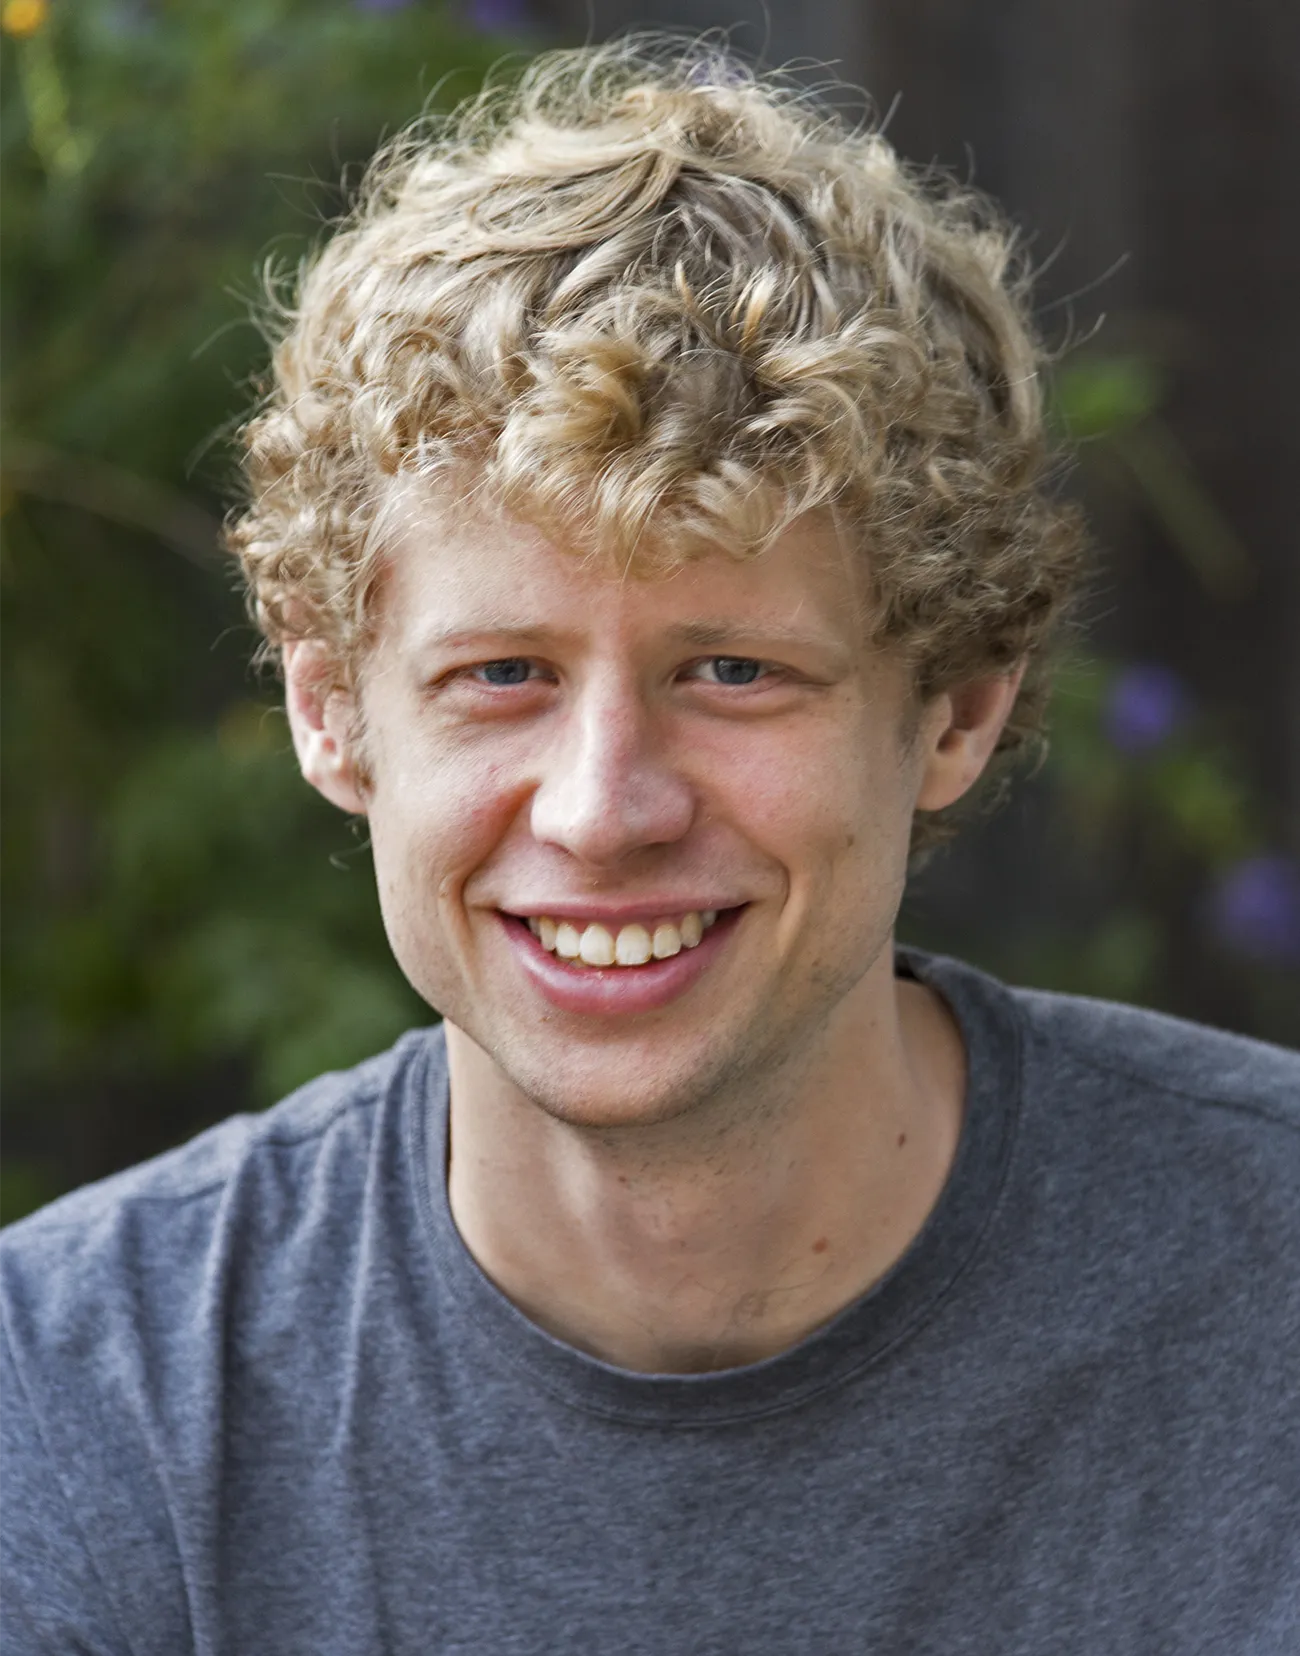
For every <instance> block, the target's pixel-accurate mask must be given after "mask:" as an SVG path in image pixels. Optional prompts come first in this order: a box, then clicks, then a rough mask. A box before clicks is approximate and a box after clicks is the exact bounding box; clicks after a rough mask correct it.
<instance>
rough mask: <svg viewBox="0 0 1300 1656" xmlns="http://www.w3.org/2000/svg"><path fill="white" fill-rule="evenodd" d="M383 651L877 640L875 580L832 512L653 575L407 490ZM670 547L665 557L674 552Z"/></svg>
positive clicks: (399, 515) (390, 555) (384, 608)
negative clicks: (445, 640) (749, 546)
mask: <svg viewBox="0 0 1300 1656" xmlns="http://www.w3.org/2000/svg"><path fill="white" fill-rule="evenodd" d="M382 539H383V546H384V557H383V576H382V581H381V588H380V594H379V602H378V605H377V613H376V617H375V619H376V629H375V644H376V646H377V647H378V648H379V649H380V650H381V651H382V652H384V653H388V652H389V651H393V650H399V651H400V650H404V649H406V648H410V647H417V646H419V645H420V644H421V643H423V642H425V641H427V640H428V639H430V638H439V637H449V636H454V635H456V634H457V633H458V632H461V631H476V632H477V631H492V632H499V633H507V632H508V633H512V634H517V635H519V637H520V639H521V641H525V642H526V638H527V635H528V634H529V633H530V632H532V633H536V634H537V635H538V636H539V639H540V637H541V635H543V634H545V635H547V636H549V635H551V634H553V633H555V632H556V631H564V632H569V633H575V634H577V633H582V632H590V631H596V632H599V633H601V634H602V635H604V636H606V637H609V638H611V639H612V638H615V637H617V636H619V635H621V634H625V635H627V637H628V638H629V639H631V638H633V637H637V636H640V635H652V634H663V633H667V634H672V635H673V636H674V637H675V638H679V639H680V641H681V642H683V643H686V644H690V645H694V646H696V647H698V648H701V649H707V648H710V647H716V648H719V649H721V648H723V647H725V646H726V645H727V644H728V643H729V642H731V641H732V640H733V639H734V637H735V636H736V635H737V634H738V633H740V632H743V631H745V630H747V629H754V628H761V629H762V630H763V631H764V633H765V634H768V635H772V636H779V635H780V634H782V633H783V632H785V633H789V634H790V635H791V637H792V638H795V637H809V638H822V639H824V640H825V641H826V642H827V643H828V644H830V643H833V642H839V643H841V644H842V645H844V646H849V645H850V644H854V643H857V642H860V641H863V640H865V638H866V636H867V633H868V630H869V628H868V620H867V610H868V604H867V595H866V587H867V582H866V577H865V571H864V569H863V566H862V562H861V559H860V558H859V557H858V556H857V555H856V554H855V553H854V552H853V551H852V550H851V549H850V548H849V547H848V546H847V545H846V544H845V542H844V539H843V537H842V536H841V535H840V534H839V533H838V532H837V529H836V526H835V524H834V522H833V520H832V519H831V517H830V515H829V514H828V513H818V514H810V515H809V516H808V517H806V518H802V519H799V520H798V521H796V522H795V523H794V524H792V525H790V526H789V527H788V528H787V529H786V530H785V531H783V533H782V534H781V535H780V536H779V537H778V538H777V539H776V540H775V541H774V542H773V543H772V545H771V546H769V547H767V548H766V549H764V550H762V551H760V552H755V553H754V554H752V555H750V556H749V557H744V558H738V557H736V556H734V555H733V554H731V553H729V552H726V551H722V550H719V549H710V548H708V547H707V546H693V547H691V548H690V549H689V550H688V551H685V552H684V553H683V555H682V556H681V558H680V559H679V560H677V561H672V560H671V559H670V557H665V556H664V555H663V553H664V549H662V548H660V549H658V556H657V557H656V558H655V560H654V567H653V569H652V570H651V571H650V572H636V573H634V572H631V571H628V570H625V569H620V568H619V567H618V566H617V565H616V564H615V563H614V561H613V560H611V559H604V558H601V557H600V556H598V555H592V554H590V553H587V552H584V551H581V550H578V549H577V548H575V547H573V546H570V545H567V544H565V543H564V542H563V541H562V540H561V539H559V538H557V537H554V536H550V535H548V534H546V533H544V532H543V531H542V530H541V529H539V528H537V527H536V526H534V525H532V524H529V523H526V522H523V521H521V520H519V519H517V518H511V517H509V516H507V515H505V514H504V513H500V512H493V511H490V510H485V509H484V508H483V507H481V506H476V505H473V504H470V503H466V502H465V501H463V500H459V501H458V500H454V499H449V498H446V497H439V496H438V495H436V494H435V493H434V492H433V491H432V489H431V488H429V487H428V486H423V485H410V484H408V485H405V486H404V487H403V488H402V489H401V491H400V493H399V494H397V495H396V497H395V498H394V500H393V501H392V502H391V503H390V506H389V508H388V509H387V510H386V511H385V514H384V522H383V537H382ZM671 550H672V549H671V548H668V549H667V551H668V552H669V553H671Z"/></svg>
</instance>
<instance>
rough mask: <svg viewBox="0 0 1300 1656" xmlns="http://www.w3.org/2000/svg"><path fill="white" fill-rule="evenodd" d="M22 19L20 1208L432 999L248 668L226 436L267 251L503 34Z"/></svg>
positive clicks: (10, 891) (9, 894) (253, 22)
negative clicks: (217, 436) (228, 545)
mask: <svg viewBox="0 0 1300 1656" xmlns="http://www.w3.org/2000/svg"><path fill="white" fill-rule="evenodd" d="M3 20H4V24H5V38H4V41H3V58H2V60H0V96H2V98H3V106H2V107H3V115H2V116H0V156H2V159H3V166H4V170H5V190H4V199H3V213H4V236H3V248H2V252H0V260H2V262H0V280H2V281H3V290H4V299H5V305H4V354H5V363H6V374H5V387H4V391H5V401H4V413H3V437H4V448H3V459H4V493H3V498H2V500H0V504H2V505H3V508H4V515H3V529H4V541H3V552H2V554H0V555H2V557H3V565H2V577H3V593H4V606H5V623H6V649H5V652H4V659H3V691H4V696H3V715H2V717H3V764H4V792H5V842H4V873H3V902H4V916H5V947H4V959H3V992H4V1000H5V1008H6V1037H7V1039H6V1042H5V1047H4V1090H5V1102H6V1132H7V1146H8V1154H7V1155H6V1158H5V1168H4V1184H3V1189H2V1190H0V1207H2V1209H3V1214H4V1217H6V1218H13V1217H16V1216H17V1215H18V1214H19V1213H21V1212H22V1211H25V1210H26V1209H28V1208H30V1207H32V1206H35V1205H37V1204H38V1203H39V1202H41V1201H43V1200H45V1199H47V1198H48V1197H49V1196H51V1195H54V1194H56V1193H57V1191H58V1190H60V1189H62V1188H64V1187H66V1186H67V1185H68V1184H71V1183H75V1182H77V1181H78V1180H80V1179H84V1178H87V1177H92V1176H95V1175H96V1174H99V1173H102V1172H105V1171H108V1170H109V1168H110V1167H112V1166H114V1165H116V1164H118V1163H120V1162H123V1161H129V1160H132V1159H134V1158H135V1157H136V1156H139V1155H143V1154H147V1153H149V1152H151V1151H152V1150H154V1149H157V1148H160V1147H161V1146H162V1145H163V1144H166V1143H167V1142H171V1141H174V1140H176V1139H180V1138H183V1137H185V1136H187V1135H188V1134H189V1133H190V1132H192V1131H193V1130H194V1129H195V1128H196V1127H198V1126H201V1125H203V1124H204V1123H205V1122H206V1121H207V1120H209V1119H216V1118H217V1117H219V1116H221V1115H224V1114H226V1113H228V1112H229V1110H231V1109H233V1108H238V1107H241V1106H244V1105H247V1104H249V1103H252V1104H265V1103H268V1102H270V1101H271V1100H272V1099H274V1098H275V1097H276V1096H278V1095H279V1094H280V1093H282V1092H283V1091H285V1090H286V1089H287V1088H289V1087H291V1086H293V1085H295V1084H296V1083H298V1082H300V1081H302V1080H305V1079H306V1078H308V1077H309V1076H311V1075H313V1074H315V1073H317V1072H318V1071H320V1070H321V1069H323V1068H326V1067H329V1066H331V1065H337V1064H347V1063H351V1062H354V1061H355V1060H356V1059H357V1058H359V1057H361V1056H363V1055H364V1054H365V1053H367V1052H371V1051H374V1050H376V1049H378V1048H379V1047H382V1046H383V1045H385V1044H386V1043H387V1042H389V1041H390V1040H392V1039H393V1037H394V1036H395V1035H396V1034H397V1033H398V1032H399V1031H400V1030H401V1029H403V1028H406V1027H408V1026H409V1025H410V1024H411V1023H413V1022H418V1021H421V1020H427V1018H428V1016H429V1013H428V1010H427V1008H425V1007H424V1006H423V1005H422V1004H421V1003H420V1002H418V1001H417V999H416V997H415V996H414V994H413V993H412V991H411V990H410V989H409V988H408V987H407V985H406V984H405V982H404V981H403V980H402V978H401V976H400V974H399V973H398V972H397V969H396V967H395V966H394V965H393V964H392V962H391V959H390V958H389V955H388V951H387V947H386V944H385V942H384V938H383V933H382V928H381V925H380V922H379V919H378V914H377V909H376V905H375V898H374V889H373V880H372V877H371V874H370V869H369V862H368V858H367V857H366V855H365V852H364V847H363V845H362V843H361V841H360V840H359V838H358V837H357V834H356V833H355V832H354V830H353V829H352V828H351V827H350V826H349V824H348V823H346V822H345V821H344V820H343V819H342V818H341V817H339V816H338V815H337V813H335V812H333V811H332V810H330V808H329V807H327V806H326V805H324V804H323V803H322V802H321V801H320V800H318V799H317V798H316V797H315V796H314V795H313V794H312V793H311V792H310V791H309V790H308V789H306V788H304V787H303V785H302V783H301V782H300V781H299V780H298V778H297V776H296V773H295V770H294V767H293V764H292V759H291V755H290V751H289V743H288V737H287V732H286V730H285V726H284V722H283V718H282V716H281V715H279V714H278V713H276V712H275V711H273V710H272V709H271V707H270V703H271V702H272V701H273V699H274V687H273V686H266V687H261V686H259V685H257V684H256V683H255V682H254V681H253V680H252V679H251V678H250V675H249V671H248V668H247V666H246V662H247V658H248V656H249V655H250V653H251V650H252V646H253V643H254V640H253V637H252V634H251V632H250V630H249V628H248V627H247V625H246V623H245V621H244V618H243V613H242V606H241V602H240V600H239V597H238V595H237V593H236V592H235V589H234V585H233V582H232V580H231V578H230V576H229V574H228V573H227V571H226V570H225V568H224V566H223V562H222V559H221V556H220V554H219V552H218V548H217V536H218V528H219V520H220V514H221V511H222V510H223V507H224V505H225V504H226V502H227V500H228V499H229V491H228V478H227V475H226V472H225V465H226V461H225V458H224V455H223V452H222V445H221V444H219V443H218V444H217V445H215V446H213V444H212V436H213V433H214V432H219V431H228V430H229V429H230V427H231V425H232V423H233V422H234V421H236V420H237V419H238V417H239V416H240V415H241V414H242V413H243V412H244V411H245V410H246V409H247V407H248V406H249V404H250V402H251V400H252V397H253V395H254V391H255V375H256V374H257V372H258V371H259V370H260V367H261V365H262V362H263V358H264V351H263V347H262V342H261V340H260V338H259V336H258V333H257V330H256V328H255V327H253V326H252V325H251V323H250V322H249V321H248V313H249V308H250V302H251V301H253V300H255V298H256V292H257V283H258V276H257V273H258V271H259V268H260V266H261V265H262V263H263V261H264V260H265V259H266V258H267V257H268V255H269V256H270V257H272V258H273V259H275V260H276V261H277V262H279V263H280V264H281V265H284V266H290V267H291V266H292V265H293V263H294V262H295V261H296V260H297V259H298V258H299V257H300V256H301V255H302V253H303V252H304V250H305V249H306V248H307V247H308V245H309V244H310V242H311V240H312V239H313V238H314V237H315V236H316V235H317V234H319V232H320V226H321V223H322V220H323V219H324V220H327V219H328V218H329V217H331V216H332V215H333V214H335V213H336V212H337V211H338V210H339V208H340V207H341V205H342V202H343V195H342V193H341V191H340V188H339V180H340V178H341V176H343V175H344V174H345V172H347V171H349V170H351V172H352V175H353V176H355V171H356V168H357V167H358V166H359V164H360V163H362V162H363V161H364V160H365V159H366V158H367V157H368V156H369V154H370V153H371V152H372V151H373V149H374V148H375V146H376V144H377V143H378V142H379V141H380V140H381V139H382V138H383V137H384V136H385V135H387V134H391V133H392V132H393V131H394V130H396V129H397V128H398V127H399V126H401V125H402V124H404V123H405V122H406V121H407V120H408V119H409V118H410V117H412V116H413V115H415V114H416V113H418V111H419V110H420V109H421V108H423V107H440V106H444V105H447V104H450V103H452V102H454V101H455V100H457V99H458V98H460V97H462V96H464V95H465V94H466V93H468V92H470V91H472V90H473V89H474V87H475V86H476V85H477V84H478V82H479V81H480V80H481V77H482V75H483V73H484V71H485V69H486V68H487V66H488V64H489V63H490V62H492V61H494V60H496V59H497V58H499V57H500V55H501V52H502V50H503V43H502V42H501V41H500V40H499V39H492V38H488V37H484V36H483V35H481V34H479V33H476V32H474V31H473V30H471V29H470V28H468V27H467V26H466V25H465V24H464V23H463V22H461V21H459V20H458V18H457V16H456V15H455V14H453V13H452V12H450V11H449V10H448V9H447V8H446V7H442V6H433V5H408V6H405V7H397V8H394V7H389V8H378V7H374V8H367V7H365V6H357V5H352V4H348V3H346V0H240V3H239V4H238V5H230V4H228V3H215V0H154V3H150V4H146V3H144V0H77V3H76V4H73V3H71V0H54V3H53V4H50V5H48V6H42V5H41V4H40V3H39V0H24V5H23V7H22V8H21V9H20V11H19V12H17V13H16V12H14V10H13V9H12V7H10V8H9V9H7V10H6V11H5V12H4V14H3ZM15 24H17V25H18V26H17V27H15Z"/></svg>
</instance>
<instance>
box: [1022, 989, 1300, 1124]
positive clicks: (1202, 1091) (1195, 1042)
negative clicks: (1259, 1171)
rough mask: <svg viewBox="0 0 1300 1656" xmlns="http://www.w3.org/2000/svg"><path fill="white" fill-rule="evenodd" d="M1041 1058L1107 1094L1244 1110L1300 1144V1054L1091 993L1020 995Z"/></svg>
mask: <svg viewBox="0 0 1300 1656" xmlns="http://www.w3.org/2000/svg"><path fill="white" fill-rule="evenodd" d="M1010 993H1011V995H1012V998H1013V1000H1014V1002H1015V1004H1016V1006H1017V1008H1018V1009H1019V1011H1020V1014H1021V1017H1022V1019H1023V1024H1024V1028H1025V1031H1026V1035H1027V1039H1028V1042H1029V1043H1030V1045H1031V1048H1032V1050H1033V1054H1034V1056H1036V1057H1037V1058H1038V1059H1039V1060H1040V1061H1041V1060H1043V1059H1044V1058H1046V1059H1048V1060H1050V1061H1054V1066H1055V1069H1056V1071H1057V1073H1058V1075H1061V1076H1062V1077H1064V1076H1067V1075H1068V1076H1070V1077H1071V1078H1072V1079H1073V1080H1074V1081H1075V1083H1076V1084H1077V1085H1080V1086H1083V1087H1085V1088H1086V1089H1087V1090H1089V1091H1090V1092H1092V1093H1095V1094H1097V1095H1099V1096H1100V1097H1103V1098H1111V1099H1121V1098H1134V1097H1139V1096H1140V1097H1142V1098H1143V1099H1144V1100H1148V1101H1150V1102H1151V1103H1153V1104H1154V1103H1156V1102H1157V1101H1159V1102H1160V1103H1163V1104H1164V1105H1165V1106H1166V1107H1173V1108H1178V1109H1185V1110H1190V1111H1191V1112H1192V1113H1194V1114H1197V1115H1213V1114H1215V1113H1216V1112H1226V1113H1229V1114H1232V1113H1236V1114H1241V1115H1244V1116H1247V1117H1251V1118H1254V1119H1255V1120H1256V1121H1258V1123H1259V1125H1260V1128H1261V1130H1264V1131H1266V1132H1269V1133H1270V1135H1271V1132H1272V1130H1274V1129H1276V1132H1277V1134H1278V1136H1279V1137H1280V1138H1281V1139H1282V1140H1283V1141H1284V1142H1285V1141H1294V1143H1295V1146H1296V1148H1297V1149H1300V1053H1296V1052H1290V1051H1288V1050H1287V1049H1286V1048H1284V1047H1280V1046H1273V1045H1271V1044H1270V1043H1268V1042H1266V1041H1256V1040H1251V1039H1249V1038H1248V1037H1246V1036H1243V1035H1233V1034H1229V1033H1227V1032H1225V1031H1224V1030H1220V1029H1211V1028H1209V1027H1207V1026H1205V1025H1203V1024H1195V1023H1189V1022H1187V1021H1186V1020H1185V1019H1182V1018H1174V1017H1170V1016H1168V1015H1166V1014H1164V1013H1160V1012H1151V1011H1146V1010H1144V1009H1142V1008H1139V1007H1134V1006H1124V1005H1119V1004H1117V1003H1115V1002H1112V1001H1101V1000H1090V999H1086V998H1084V997H1082V996H1075V995H1059V994H1050V993H1047V992H1045V991H1042V990H1029V989H1016V990H1012V991H1010Z"/></svg>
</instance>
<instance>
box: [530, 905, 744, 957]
mask: <svg viewBox="0 0 1300 1656" xmlns="http://www.w3.org/2000/svg"><path fill="white" fill-rule="evenodd" d="M717 918H718V911H717V909H692V910H691V911H690V912H689V913H688V914H683V915H682V916H681V918H680V919H678V920H657V921H656V922H655V923H654V925H653V926H643V925H641V924H640V923H639V922H634V923H633V924H632V925H630V926H620V927H619V929H618V931H617V932H612V931H610V929H609V927H608V926H602V925H601V924H600V922H599V921H598V920H593V921H592V922H591V924H590V925H587V926H583V927H581V928H579V927H578V926H576V925H575V924H574V923H573V922H572V921H571V920H552V919H551V917H550V916H549V915H546V914H538V915H534V916H533V917H532V918H531V919H530V920H529V922H528V926H529V930H530V931H531V932H532V934H533V936H534V937H535V938H537V940H538V942H539V943H540V944H541V945H542V947H543V948H544V949H548V950H549V951H550V952H551V953H552V954H557V955H559V957H560V959H561V960H573V961H577V962H579V963H580V964H581V965H584V966H644V965H645V963H646V962H647V961H648V960H667V959H668V958H669V956H670V955H675V954H680V953H681V951H682V949H683V948H686V949H693V948H695V946H696V944H697V943H698V942H699V941H700V939H701V938H702V937H703V936H704V933H705V932H706V931H707V929H708V928H709V927H710V926H711V925H712V924H713V922H714V921H715V920H716V919H717Z"/></svg>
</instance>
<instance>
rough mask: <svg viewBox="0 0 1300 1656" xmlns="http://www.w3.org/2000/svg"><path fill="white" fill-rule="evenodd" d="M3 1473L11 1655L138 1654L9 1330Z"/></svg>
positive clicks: (2, 1357) (3, 1578) (0, 1624)
mask: <svg viewBox="0 0 1300 1656" xmlns="http://www.w3.org/2000/svg"><path fill="white" fill-rule="evenodd" d="M0 1478H3V1485H2V1489H3V1494H2V1496H0V1644H2V1645H3V1649H4V1653H5V1656H131V1647H130V1645H129V1644H128V1643H127V1642H126V1640H125V1639H124V1638H123V1637H122V1636H121V1633H120V1632H119V1630H118V1626H117V1619H116V1616H115V1614H114V1612H113V1608H112V1606H111V1604H110V1603H109V1600H108V1595H107V1592H106V1590H105V1587H104V1583H103V1582H102V1581H101V1579H100V1576H99V1573H98V1571H97V1570H96V1568H95V1565H94V1561H93V1559H92V1558H91V1556H90V1552H89V1550H88V1548H87V1545H86V1540H85V1537H84V1535H83V1534H82V1531H81V1527H80V1525H79V1524H78V1522H77V1519H76V1515H75V1513H74V1512H73V1511H72V1508H71V1505H70V1504H69V1501H68V1497H67V1494H66V1492H65V1489H64V1487H63V1484H62V1482H61V1480H60V1477H59V1473H58V1470H57V1468H56V1467H55V1465H54V1463H53V1461H52V1459H51V1457H50V1455H49V1453H48V1450H47V1448H46V1445H45V1443H44V1441H43V1438H42V1434H41V1430H40V1426H39V1423H38V1421H37V1418H36V1413H35V1411H34V1409H33V1407H32V1403H31V1399H30V1398H29V1397H28V1395H27V1392H26V1388H25V1387H24V1385H23V1382H22V1378H21V1376H20V1374H19V1371H18V1367H17V1365H16V1363H15V1362H14V1358H13V1353H12V1350H11V1348H10V1343H9V1337H8V1333H7V1331H5V1330H3V1328H0Z"/></svg>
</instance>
